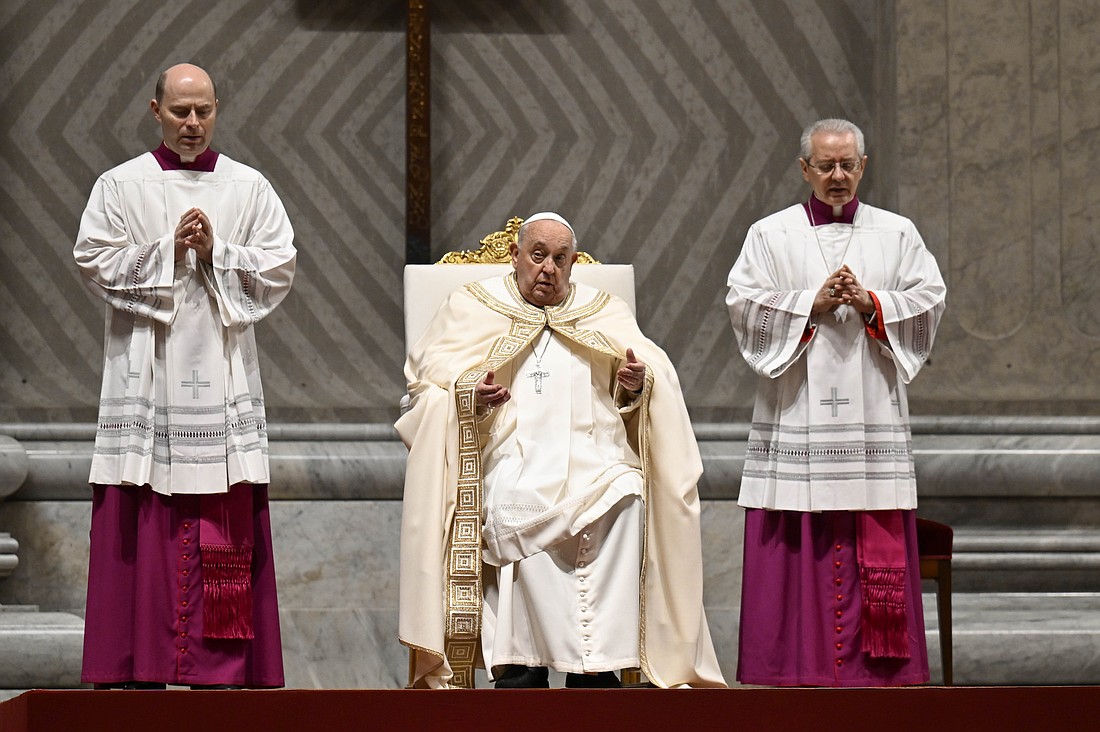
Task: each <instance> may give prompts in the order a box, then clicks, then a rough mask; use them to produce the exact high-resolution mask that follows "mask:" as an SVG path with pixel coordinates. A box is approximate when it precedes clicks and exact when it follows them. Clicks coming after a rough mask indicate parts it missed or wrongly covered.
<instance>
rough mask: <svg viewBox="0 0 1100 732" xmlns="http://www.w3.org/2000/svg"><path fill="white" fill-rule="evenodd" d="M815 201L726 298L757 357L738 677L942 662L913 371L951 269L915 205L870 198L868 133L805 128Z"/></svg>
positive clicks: (905, 680)
mask: <svg viewBox="0 0 1100 732" xmlns="http://www.w3.org/2000/svg"><path fill="white" fill-rule="evenodd" d="M799 163H800V166H801V170H802V177H803V179H804V180H805V181H806V182H807V183H808V184H809V186H810V193H809V194H808V196H807V199H806V200H805V201H804V202H803V203H799V204H795V205H793V206H791V207H789V208H787V209H784V210H782V211H779V212H778V213H775V214H772V215H771V216H768V217H766V218H764V219H762V220H760V221H757V222H756V223H755V224H753V225H752V227H750V229H749V232H748V235H747V236H746V238H745V243H744V246H743V247H742V250H741V254H740V256H739V257H738V259H737V262H736V263H735V264H734V266H733V269H732V271H731V272H730V274H729V280H728V284H729V288H730V289H729V294H728V296H727V298H726V305H727V306H728V309H729V315H730V319H731V321H732V324H733V331H734V335H735V337H736V340H737V345H738V347H739V349H740V352H741V355H742V356H743V357H744V358H745V361H746V362H747V363H748V364H749V366H750V367H751V368H752V369H753V371H755V372H756V374H757V375H758V385H757V392H756V402H755V406H754V409H753V418H752V427H751V430H750V433H749V439H748V447H747V450H746V455H745V467H744V470H743V474H742V482H741V491H740V495H739V498H738V503H739V504H740V505H741V506H743V507H744V508H745V509H746V514H745V547H744V570H743V580H742V581H743V586H742V593H741V626H740V643H739V657H738V670H737V678H738V680H739V681H741V682H742V683H746V684H763V685H777V686H778V685H807V686H876V685H897V684H919V683H923V682H925V681H927V680H928V658H927V649H926V647H925V639H924V619H923V616H922V606H921V585H920V572H919V565H918V560H917V544H916V511H915V509H916V507H917V490H916V476H915V472H914V468H913V450H912V438H911V436H910V431H909V404H908V400H907V397H906V385H907V384H908V383H909V382H910V381H911V380H912V379H913V378H914V377H915V376H916V375H917V372H918V371H920V369H921V367H922V366H923V365H924V363H925V362H926V360H927V359H928V355H929V352H930V351H931V348H932V341H933V338H934V336H935V333H936V326H937V325H938V323H939V319H940V315H941V314H942V312H943V308H944V296H945V287H944V283H943V278H942V277H941V276H940V272H939V269H938V267H937V266H936V261H935V259H934V258H933V256H932V254H931V253H930V252H929V251H928V249H927V248H926V247H925V245H924V242H923V240H922V239H921V236H920V234H919V233H918V232H917V229H916V227H915V226H914V225H913V223H912V222H911V221H910V220H909V219H906V218H904V217H902V216H899V215H897V214H894V213H891V212H889V211H885V210H883V209H880V208H875V207H873V206H869V205H867V204H865V203H862V202H861V201H860V200H859V199H858V198H857V197H856V189H857V187H858V186H859V182H860V180H861V179H862V177H863V175H864V172H865V171H866V169H867V156H866V155H865V153H864V146H863V133H862V132H861V131H860V130H859V128H858V127H856V126H855V125H854V124H852V123H851V122H848V121H846V120H839V119H825V120H820V121H818V122H816V123H814V124H813V125H811V126H810V127H808V128H807V129H806V130H805V132H804V133H803V135H802V149H801V157H800V159H799Z"/></svg>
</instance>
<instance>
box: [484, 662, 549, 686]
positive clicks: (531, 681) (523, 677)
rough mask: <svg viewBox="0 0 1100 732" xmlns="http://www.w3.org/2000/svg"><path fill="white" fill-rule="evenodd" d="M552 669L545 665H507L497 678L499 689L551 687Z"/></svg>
mask: <svg viewBox="0 0 1100 732" xmlns="http://www.w3.org/2000/svg"><path fill="white" fill-rule="evenodd" d="M549 678H550V671H549V669H547V668H546V667H545V666H505V667H504V670H503V671H502V672H501V673H500V676H498V677H497V680H496V688H497V689H549V688H550V682H549V680H548V679H549Z"/></svg>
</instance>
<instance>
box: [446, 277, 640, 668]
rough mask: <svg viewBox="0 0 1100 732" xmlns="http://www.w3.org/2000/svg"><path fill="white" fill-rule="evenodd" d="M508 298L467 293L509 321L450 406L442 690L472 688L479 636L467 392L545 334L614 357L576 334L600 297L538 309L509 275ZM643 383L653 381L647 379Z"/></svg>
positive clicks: (473, 420) (477, 509) (474, 438)
mask: <svg viewBox="0 0 1100 732" xmlns="http://www.w3.org/2000/svg"><path fill="white" fill-rule="evenodd" d="M505 281H506V283H507V286H508V291H509V294H511V295H512V297H513V299H514V300H516V301H517V302H516V303H515V304H509V303H505V302H501V301H500V300H498V299H497V298H495V297H493V296H492V295H491V294H489V292H488V291H487V290H486V289H485V288H484V287H483V286H481V285H480V284H478V283H476V282H475V283H471V284H469V285H466V289H467V290H469V291H470V293H471V294H472V295H473V296H474V297H475V298H477V300H478V301H479V302H480V303H482V304H483V305H485V306H486V307H488V308H490V309H491V310H494V311H495V312H498V313H500V314H502V315H504V316H505V317H507V318H509V319H510V320H511V321H512V324H511V326H510V327H509V330H508V334H507V335H504V336H501V337H500V338H497V339H496V340H495V341H493V344H492V346H491V347H490V349H489V355H488V356H487V357H486V359H485V360H484V361H483V362H482V363H480V364H479V365H477V366H475V367H474V368H472V369H470V370H468V371H466V372H465V373H463V374H462V376H460V377H459V378H458V381H457V382H456V383H455V408H456V410H457V412H458V461H459V470H458V496H457V501H456V504H455V513H454V519H453V521H452V524H451V543H450V547H449V551H448V557H447V560H448V561H447V597H446V602H447V607H446V617H447V628H446V633H445V636H444V638H445V641H444V652H445V653H446V655H447V660H448V662H449V663H450V665H451V671H452V672H453V673H454V676H453V677H452V679H451V683H450V684H449V686H452V687H455V688H462V689H472V688H473V687H474V667H475V665H476V662H477V658H478V650H479V643H480V637H481V603H482V578H481V522H482V518H481V505H482V474H481V442H480V440H479V438H478V429H477V416H476V414H477V403H476V399H475V398H474V387H475V386H476V385H477V382H478V381H480V380H481V379H482V377H484V376H485V373H486V372H487V371H490V370H492V371H496V370H497V369H499V368H500V367H501V366H503V365H505V364H506V363H508V362H509V361H511V360H512V359H514V358H515V357H516V356H518V355H519V354H520V353H522V352H523V350H524V349H525V348H526V347H527V346H528V345H530V344H531V343H532V342H533V341H534V340H535V338H536V337H537V336H538V335H539V333H541V332H542V330H543V329H544V328H550V329H551V330H553V331H554V332H555V333H558V334H560V335H561V336H563V337H565V338H568V339H569V340H571V341H573V342H575V343H577V344H579V345H581V346H584V347H585V348H589V349H591V350H594V351H599V352H601V353H604V354H607V355H609V356H612V357H614V358H621V357H622V355H621V354H619V353H617V352H616V351H615V349H614V348H613V347H612V345H611V343H610V342H609V341H608V340H607V338H605V337H604V335H603V334H602V333H598V332H595V331H590V330H584V329H581V328H577V327H576V326H575V323H576V322H577V321H578V320H581V319H583V318H587V317H590V316H592V315H594V314H595V313H598V312H599V311H600V310H602V309H603V308H604V307H606V306H607V304H608V302H610V300H611V297H610V296H609V295H608V294H607V293H605V292H601V293H600V294H599V295H598V296H597V297H596V298H594V299H593V300H592V302H590V303H588V304H586V305H584V306H581V307H579V308H576V309H572V310H571V309H570V307H571V305H572V303H573V299H574V297H575V294H576V286H575V285H570V287H569V294H568V295H567V296H566V298H565V300H564V301H563V302H562V304H561V305H560V306H557V307H547V308H546V309H545V310H543V309H541V308H536V307H534V306H533V305H530V304H528V303H527V302H526V301H524V300H523V298H522V297H521V296H520V294H519V290H518V288H517V287H516V282H515V276H514V275H512V276H511V277H508V278H507V279H506V280H505ZM647 378H652V377H650V376H649V374H648V373H647Z"/></svg>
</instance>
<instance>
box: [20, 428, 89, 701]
mask: <svg viewBox="0 0 1100 732" xmlns="http://www.w3.org/2000/svg"><path fill="white" fill-rule="evenodd" d="M29 462H30V461H29V459H28V457H27V451H26V449H25V448H24V447H23V445H22V444H20V443H19V441H18V440H15V439H13V438H12V437H10V436H8V435H0V501H2V500H4V499H5V498H7V497H8V496H10V495H11V494H13V493H15V492H16V491H17V490H19V489H20V488H21V487H22V486H23V484H24V482H26V480H27V475H28V472H29ZM18 550H19V543H18V542H17V541H16V540H15V539H14V538H13V537H12V536H11V534H9V533H7V532H0V581H3V580H4V578H6V577H8V576H10V575H11V574H12V573H13V572H14V571H15V570H16V568H17V567H18V566H19V558H18V557H17V556H16V552H18ZM83 641H84V621H83V620H81V619H80V618H79V617H77V616H75V615H72V614H71V613H61V612H39V610H38V606H37V605H0V690H2V689H30V688H50V687H55V688H71V687H74V686H79V684H80V658H81V653H82V646H83Z"/></svg>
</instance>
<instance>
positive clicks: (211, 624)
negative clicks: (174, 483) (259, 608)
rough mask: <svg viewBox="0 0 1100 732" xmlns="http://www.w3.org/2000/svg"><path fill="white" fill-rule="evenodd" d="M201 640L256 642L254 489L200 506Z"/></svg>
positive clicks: (237, 489)
mask: <svg viewBox="0 0 1100 732" xmlns="http://www.w3.org/2000/svg"><path fill="white" fill-rule="evenodd" d="M200 507H201V508H200V518H199V556H200V559H201V561H202V634H203V636H204V637H206V638H230V639H247V638H253V637H254V634H253V629H252V547H253V537H252V487H251V486H249V485H236V486H233V487H231V488H230V490H229V493H215V494H207V495H203V496H202V498H201V500H200Z"/></svg>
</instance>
